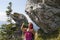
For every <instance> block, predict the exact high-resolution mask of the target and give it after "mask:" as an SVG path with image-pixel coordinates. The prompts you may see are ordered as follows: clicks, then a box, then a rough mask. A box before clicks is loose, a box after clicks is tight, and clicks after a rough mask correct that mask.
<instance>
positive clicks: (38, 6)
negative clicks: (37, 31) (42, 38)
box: [25, 0, 60, 33]
mask: <svg viewBox="0 0 60 40" xmlns="http://www.w3.org/2000/svg"><path fill="white" fill-rule="evenodd" d="M25 12H26V13H27V14H28V15H29V17H30V18H31V19H32V20H33V21H34V22H35V23H36V24H37V25H38V26H39V27H41V29H42V30H43V31H44V32H45V33H49V32H52V31H55V30H56V29H57V28H59V27H60V0H27V3H26V9H25Z"/></svg>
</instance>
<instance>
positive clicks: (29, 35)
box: [21, 23, 34, 40]
mask: <svg viewBox="0 0 60 40" xmlns="http://www.w3.org/2000/svg"><path fill="white" fill-rule="evenodd" d="M21 30H22V31H23V32H24V40H34V29H33V24H32V23H29V24H28V28H24V23H23V24H22V26H21Z"/></svg>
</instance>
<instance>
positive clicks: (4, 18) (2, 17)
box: [0, 12, 15, 23]
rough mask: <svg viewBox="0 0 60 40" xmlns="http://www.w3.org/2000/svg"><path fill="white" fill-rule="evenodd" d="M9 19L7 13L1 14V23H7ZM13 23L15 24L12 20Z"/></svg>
mask: <svg viewBox="0 0 60 40" xmlns="http://www.w3.org/2000/svg"><path fill="white" fill-rule="evenodd" d="M7 19H8V17H7V15H6V13H5V12H0V21H4V22H7ZM12 22H13V23H15V22H14V20H12Z"/></svg>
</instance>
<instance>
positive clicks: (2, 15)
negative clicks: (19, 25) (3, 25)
mask: <svg viewBox="0 0 60 40" xmlns="http://www.w3.org/2000/svg"><path fill="white" fill-rule="evenodd" d="M6 20H7V16H6V13H5V12H0V21H6Z"/></svg>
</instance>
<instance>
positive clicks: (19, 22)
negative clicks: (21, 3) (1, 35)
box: [10, 13, 28, 40]
mask: <svg viewBox="0 0 60 40" xmlns="http://www.w3.org/2000/svg"><path fill="white" fill-rule="evenodd" d="M10 17H11V18H12V19H13V20H14V21H15V22H16V27H17V29H18V30H16V31H15V33H14V35H15V37H16V38H18V39H19V40H23V38H22V31H21V29H20V28H21V25H22V23H23V22H28V20H27V18H26V17H25V16H24V15H23V14H19V13H14V14H11V15H10Z"/></svg>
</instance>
